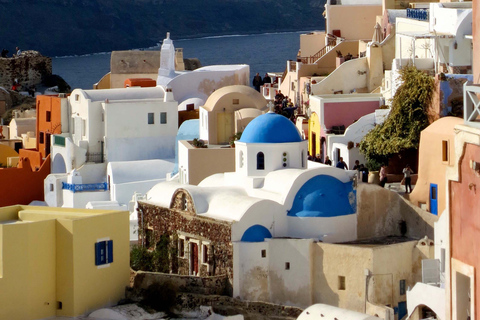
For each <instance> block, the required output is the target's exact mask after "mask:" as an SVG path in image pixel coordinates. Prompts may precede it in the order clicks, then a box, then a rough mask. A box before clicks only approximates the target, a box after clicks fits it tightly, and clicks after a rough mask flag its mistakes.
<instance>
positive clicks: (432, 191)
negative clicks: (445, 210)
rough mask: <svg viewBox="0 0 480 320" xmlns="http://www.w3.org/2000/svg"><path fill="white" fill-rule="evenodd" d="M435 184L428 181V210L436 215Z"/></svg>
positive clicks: (436, 192)
mask: <svg viewBox="0 0 480 320" xmlns="http://www.w3.org/2000/svg"><path fill="white" fill-rule="evenodd" d="M437 189H438V188H437V185H436V184H433V183H430V212H431V213H432V214H434V215H436V216H437V215H438V202H437V201H438V200H437V195H438V191H437Z"/></svg>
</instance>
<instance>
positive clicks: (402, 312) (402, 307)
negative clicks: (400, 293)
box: [398, 301, 407, 320]
mask: <svg viewBox="0 0 480 320" xmlns="http://www.w3.org/2000/svg"><path fill="white" fill-rule="evenodd" d="M406 315H407V302H406V301H402V302H399V303H398V320H401V319H402V318H403V317H405V316H406Z"/></svg>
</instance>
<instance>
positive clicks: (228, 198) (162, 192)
mask: <svg viewBox="0 0 480 320" xmlns="http://www.w3.org/2000/svg"><path fill="white" fill-rule="evenodd" d="M180 188H181V189H184V190H186V191H187V192H188V193H189V194H190V196H191V197H192V199H193V203H194V205H195V210H196V212H197V215H199V216H203V217H209V218H215V219H219V220H223V221H240V219H241V218H242V216H243V215H244V214H245V212H247V211H248V209H249V208H250V207H251V206H253V205H254V204H256V203H258V202H262V201H268V200H263V199H259V198H253V197H250V196H248V194H247V193H246V192H245V190H244V189H242V188H238V187H224V186H218V187H200V186H195V185H183V184H180V183H177V182H163V183H159V184H157V185H156V186H154V187H153V188H152V189H150V191H148V193H147V202H149V203H152V204H157V205H159V206H162V207H165V208H169V207H170V202H171V199H172V197H173V195H174V194H175V192H176V191H177V189H180Z"/></svg>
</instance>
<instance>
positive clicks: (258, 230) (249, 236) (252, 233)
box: [241, 224, 272, 242]
mask: <svg viewBox="0 0 480 320" xmlns="http://www.w3.org/2000/svg"><path fill="white" fill-rule="evenodd" d="M271 237H272V234H271V233H270V231H268V229H267V228H265V227H264V226H261V225H259V224H256V225H254V226H251V227H250V228H248V229H247V230H245V232H244V233H243V236H242V240H241V241H243V242H263V241H265V238H271Z"/></svg>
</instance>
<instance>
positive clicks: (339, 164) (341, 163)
mask: <svg viewBox="0 0 480 320" xmlns="http://www.w3.org/2000/svg"><path fill="white" fill-rule="evenodd" d="M335 167H337V168H339V169H343V170H348V166H347V164H346V163H345V161H343V157H340V159H339V160H338V162H337V165H336V166H335Z"/></svg>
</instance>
